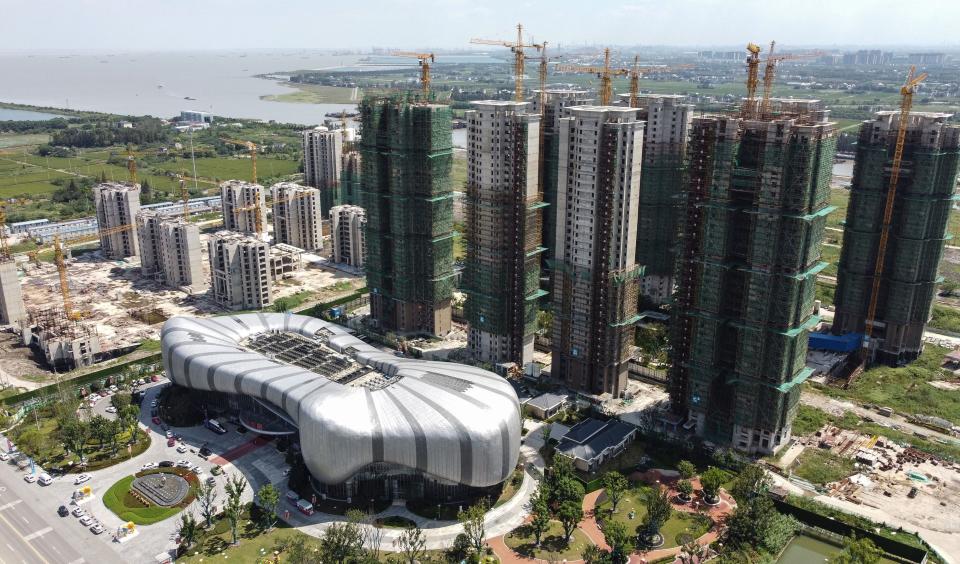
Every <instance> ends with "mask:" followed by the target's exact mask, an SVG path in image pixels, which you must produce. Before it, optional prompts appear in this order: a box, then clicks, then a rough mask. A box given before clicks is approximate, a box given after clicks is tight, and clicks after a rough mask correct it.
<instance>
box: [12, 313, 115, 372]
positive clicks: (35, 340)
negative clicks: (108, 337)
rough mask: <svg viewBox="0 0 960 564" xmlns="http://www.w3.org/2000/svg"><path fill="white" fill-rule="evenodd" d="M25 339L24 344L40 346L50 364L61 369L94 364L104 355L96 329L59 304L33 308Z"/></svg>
mask: <svg viewBox="0 0 960 564" xmlns="http://www.w3.org/2000/svg"><path fill="white" fill-rule="evenodd" d="M21 338H22V340H23V344H24V345H28V346H31V347H34V348H36V349H38V350H39V351H40V352H41V353H42V354H43V357H44V360H45V361H46V363H47V364H48V365H49V366H51V367H54V368H55V369H59V370H73V369H75V368H80V367H83V366H90V365H92V364H93V363H94V362H96V361H97V360H99V357H100V352H101V350H100V338H99V337H98V336H97V331H96V328H95V327H94V326H93V325H90V324H86V323H83V322H81V321H77V320H71V319H69V318H68V317H67V314H66V312H64V310H63V309H62V308H59V307H54V308H47V309H43V310H39V311H31V312H30V318H29V322H28V323H26V324H25V325H24V326H23V327H22V331H21Z"/></svg>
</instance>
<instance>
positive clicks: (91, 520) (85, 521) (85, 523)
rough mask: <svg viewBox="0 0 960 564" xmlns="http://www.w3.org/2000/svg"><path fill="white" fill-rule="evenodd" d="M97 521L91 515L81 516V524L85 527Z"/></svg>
mask: <svg viewBox="0 0 960 564" xmlns="http://www.w3.org/2000/svg"><path fill="white" fill-rule="evenodd" d="M95 522H96V519H94V518H93V517H91V516H89V515H84V516H83V517H81V518H80V524H81V525H83V526H84V527H89V526H90V525H93V524H94V523H95Z"/></svg>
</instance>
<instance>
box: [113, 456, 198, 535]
mask: <svg viewBox="0 0 960 564" xmlns="http://www.w3.org/2000/svg"><path fill="white" fill-rule="evenodd" d="M156 473H170V474H178V475H181V476H183V477H184V478H186V480H187V481H188V482H190V493H188V494H187V497H185V498H184V499H183V501H181V502H180V503H179V504H178V505H176V506H173V507H161V506H158V505H151V506H147V507H145V506H144V505H143V503H142V502H140V501H139V500H138V499H137V498H135V497H133V495H132V494H131V493H130V484H132V483H133V480H134V478H135V477H136V476H141V475H145V474H156ZM196 487H197V477H196V475H195V474H193V473H192V472H187V471H183V470H182V469H173V468H158V469H155V470H153V471H146V472H139V473H137V474H136V475H135V476H127V477H125V478H122V479H121V480H120V481H118V482H117V483H115V484H113V485H112V486H110V489H108V490H107V492H106V493H104V494H103V504H104V505H106V506H107V509H109V510H110V511H113V512H114V513H115V514H116V515H117V517H120V518H121V519H123V520H124V521H133V522H134V523H136V524H137V525H151V524H153V523H158V522H160V521H163V520H164V519H168V518H170V517H173V516H174V515H176V514H177V513H180V511H181V510H182V509H183V508H184V507H186V506H188V505H190V503H191V502H192V501H193V499H194V497H195V496H196Z"/></svg>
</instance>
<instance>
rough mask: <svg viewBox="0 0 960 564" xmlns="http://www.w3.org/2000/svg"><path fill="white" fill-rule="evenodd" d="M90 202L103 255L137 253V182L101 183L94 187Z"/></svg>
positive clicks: (138, 195) (121, 255)
mask: <svg viewBox="0 0 960 564" xmlns="http://www.w3.org/2000/svg"><path fill="white" fill-rule="evenodd" d="M93 201H94V204H95V205H96V208H97V224H98V226H99V231H100V249H101V251H102V252H103V256H105V257H107V258H108V259H114V260H117V259H122V258H126V257H132V256H136V255H138V254H140V251H139V242H138V241H137V230H136V225H135V223H134V222H135V221H136V217H137V212H139V211H140V185H139V184H122V183H119V182H102V183H100V184H97V185H95V186H94V187H93Z"/></svg>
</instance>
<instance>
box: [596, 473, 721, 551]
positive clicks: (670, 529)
mask: <svg viewBox="0 0 960 564" xmlns="http://www.w3.org/2000/svg"><path fill="white" fill-rule="evenodd" d="M654 491H655V490H654V488H653V486H648V485H637V486H634V487H632V488H631V489H629V490H628V491H627V492H626V493H625V494H624V496H623V499H621V500H620V503H619V504H618V505H617V512H616V513H613V514H612V515H611V513H610V509H611V508H612V504H611V502H610V500H609V499H608V498H607V496H606V495H601V496H600V499H599V500H598V501H599V503H598V504H597V506H596V510H595V514H596V516H597V519H598V520H602V521H606V520H610V519H613V520H614V521H618V522H620V523H622V524H623V525H624V526H625V527H626V528H627V531H628V532H630V533H637V535H638V537H639V536H642V533H643V529H644V526H645V517H646V515H647V508H646V499H647V496H649V495H651V494H652V493H654ZM712 525H713V521H712V520H711V519H710V518H709V517H707V516H706V515H701V514H698V513H690V512H686V511H677V510H674V511H672V512H671V515H670V517H669V518H668V519H667V521H666V522H665V523H664V524H663V526H662V527H661V528H660V534H661V536H663V541H664V544H663V546H662V547H658V548H672V547H675V546H680V545H682V544H683V540H682V537H683V536H690V537H692V538H699V537H701V536H703V535H705V534H706V533H707V531H709V530H710V527H711V526H712ZM637 548H643V546H642V545H639V546H637Z"/></svg>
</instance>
